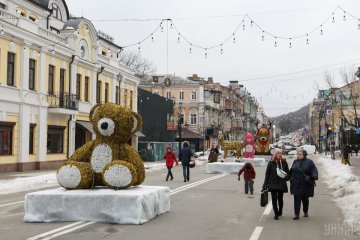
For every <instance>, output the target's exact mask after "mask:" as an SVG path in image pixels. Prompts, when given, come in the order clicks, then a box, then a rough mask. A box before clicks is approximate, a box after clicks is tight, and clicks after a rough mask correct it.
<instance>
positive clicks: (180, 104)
mask: <svg viewBox="0 0 360 240" xmlns="http://www.w3.org/2000/svg"><path fill="white" fill-rule="evenodd" d="M179 110H180V111H179V112H178V128H179V157H180V149H181V126H182V102H179Z"/></svg>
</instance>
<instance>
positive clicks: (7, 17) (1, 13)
mask: <svg viewBox="0 0 360 240" xmlns="http://www.w3.org/2000/svg"><path fill="white" fill-rule="evenodd" d="M0 18H1V20H3V21H5V22H8V23H11V24H13V25H16V24H17V21H18V17H17V16H16V15H14V14H11V13H9V12H8V11H6V10H5V9H2V8H0Z"/></svg>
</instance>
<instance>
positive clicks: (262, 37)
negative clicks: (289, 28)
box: [261, 31, 265, 41]
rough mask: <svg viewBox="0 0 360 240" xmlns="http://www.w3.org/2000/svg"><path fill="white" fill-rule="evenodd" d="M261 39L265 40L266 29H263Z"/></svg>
mask: <svg viewBox="0 0 360 240" xmlns="http://www.w3.org/2000/svg"><path fill="white" fill-rule="evenodd" d="M261 40H262V41H265V36H264V31H262V35H261Z"/></svg>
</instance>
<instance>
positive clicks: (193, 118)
mask: <svg viewBox="0 0 360 240" xmlns="http://www.w3.org/2000/svg"><path fill="white" fill-rule="evenodd" d="M190 124H192V125H196V124H197V114H196V113H191V115H190Z"/></svg>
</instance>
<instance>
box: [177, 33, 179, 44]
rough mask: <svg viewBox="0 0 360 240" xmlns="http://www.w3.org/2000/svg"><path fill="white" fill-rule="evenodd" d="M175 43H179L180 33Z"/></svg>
mask: <svg viewBox="0 0 360 240" xmlns="http://www.w3.org/2000/svg"><path fill="white" fill-rule="evenodd" d="M177 42H178V43H180V33H179V36H178V39H177Z"/></svg>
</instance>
